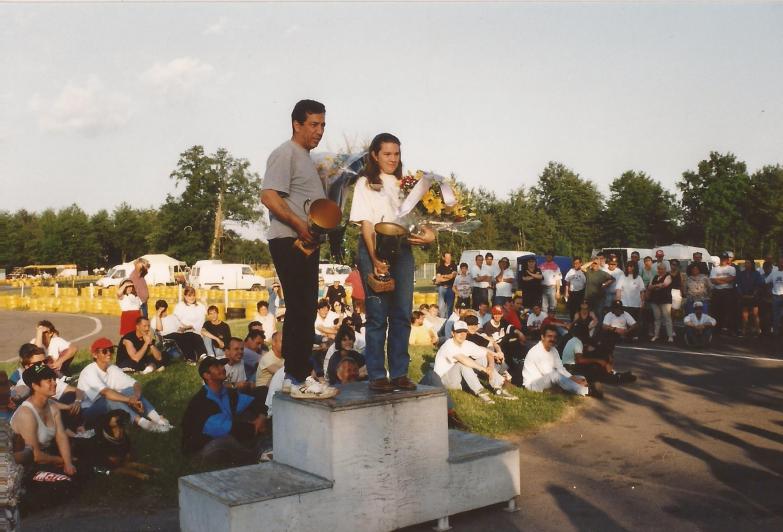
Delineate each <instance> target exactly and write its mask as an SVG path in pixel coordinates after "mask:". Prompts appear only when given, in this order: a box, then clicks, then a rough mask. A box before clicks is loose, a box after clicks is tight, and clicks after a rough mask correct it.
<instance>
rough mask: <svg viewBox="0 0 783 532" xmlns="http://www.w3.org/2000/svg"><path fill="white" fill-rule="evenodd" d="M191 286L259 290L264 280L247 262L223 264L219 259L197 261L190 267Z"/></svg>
mask: <svg viewBox="0 0 783 532" xmlns="http://www.w3.org/2000/svg"><path fill="white" fill-rule="evenodd" d="M189 279H190V284H191V286H193V288H200V289H204V290H206V289H220V290H261V289H262V288H265V287H266V280H265V279H264V278H263V277H260V276H258V275H256V273H255V272H254V271H253V268H251V267H250V266H248V265H247V264H223V263H222V262H220V261H198V262H197V263H196V265H195V266H193V268H191V269H190V278H189Z"/></svg>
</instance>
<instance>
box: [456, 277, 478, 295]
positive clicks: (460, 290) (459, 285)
mask: <svg viewBox="0 0 783 532" xmlns="http://www.w3.org/2000/svg"><path fill="white" fill-rule="evenodd" d="M472 287H473V279H472V278H471V277H470V274H469V273H466V274H465V275H462V274H460V273H458V274H457V276H456V277H455V278H454V289H455V290H456V291H457V294H459V297H470V289H471V288H472Z"/></svg>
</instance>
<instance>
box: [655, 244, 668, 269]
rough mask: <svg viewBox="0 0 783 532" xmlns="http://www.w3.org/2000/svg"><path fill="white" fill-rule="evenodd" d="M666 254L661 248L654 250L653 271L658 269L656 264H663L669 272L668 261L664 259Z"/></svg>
mask: <svg viewBox="0 0 783 532" xmlns="http://www.w3.org/2000/svg"><path fill="white" fill-rule="evenodd" d="M665 255H666V254H665V253H664V252H663V250H662V249H659V250H657V251H656V252H655V264H654V266H655V271H656V272H657V271H658V266H660V265H663V267H664V269H665V270H666V272H667V273H668V272H671V265H670V264H669V261H666V260H664V259H663V258H664V256H665Z"/></svg>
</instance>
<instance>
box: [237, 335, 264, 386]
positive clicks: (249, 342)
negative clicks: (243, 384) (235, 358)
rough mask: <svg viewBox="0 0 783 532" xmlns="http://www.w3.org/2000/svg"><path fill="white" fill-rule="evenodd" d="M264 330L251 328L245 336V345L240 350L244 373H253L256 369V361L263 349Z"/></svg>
mask: <svg viewBox="0 0 783 532" xmlns="http://www.w3.org/2000/svg"><path fill="white" fill-rule="evenodd" d="M264 340H266V338H265V337H264V331H260V330H258V329H253V330H251V331H249V332H248V333H247V336H245V345H244V349H243V350H242V364H244V367H245V375H255V374H256V371H257V370H258V361H259V360H260V359H261V354H262V353H263V351H264Z"/></svg>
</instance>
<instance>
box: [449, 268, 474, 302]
mask: <svg viewBox="0 0 783 532" xmlns="http://www.w3.org/2000/svg"><path fill="white" fill-rule="evenodd" d="M451 289H452V290H453V291H454V297H455V301H456V302H457V303H463V304H464V305H465V308H469V307H470V295H471V290H472V289H473V278H472V277H471V276H470V274H469V273H468V263H467V262H463V263H462V264H460V265H459V273H458V274H457V276H456V277H455V278H454V284H453V285H451ZM450 310H451V309H448V311H450Z"/></svg>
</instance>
